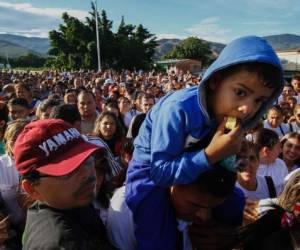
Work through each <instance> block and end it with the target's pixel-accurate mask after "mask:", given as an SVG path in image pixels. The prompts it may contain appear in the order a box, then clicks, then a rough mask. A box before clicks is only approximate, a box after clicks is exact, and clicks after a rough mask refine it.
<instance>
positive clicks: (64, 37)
mask: <svg viewBox="0 0 300 250" xmlns="http://www.w3.org/2000/svg"><path fill="white" fill-rule="evenodd" d="M91 8H92V9H91V12H90V13H89V16H88V17H86V20H85V22H81V21H79V20H78V19H77V18H75V17H71V16H69V15H68V14H67V13H64V14H63V16H62V19H63V24H61V25H60V26H59V29H58V31H56V30H52V31H50V33H49V38H50V46H51V48H50V50H49V52H48V53H49V55H51V56H52V57H51V58H49V60H48V61H47V65H48V66H51V65H52V66H54V67H56V68H60V69H69V70H70V69H79V68H84V69H96V68H97V42H96V25H95V23H96V19H95V18H96V9H95V6H94V4H93V3H92V6H91ZM97 19H98V24H99V25H98V28H99V37H100V51H101V66H102V68H115V69H134V68H136V69H146V68H148V67H149V65H150V64H151V63H152V56H153V55H154V50H155V47H156V42H155V39H156V38H155V36H154V35H153V34H151V33H150V32H149V31H148V30H147V29H146V28H144V27H143V26H142V25H138V26H137V27H136V26H134V25H131V24H125V22H124V18H122V21H121V23H120V26H119V28H118V31H117V32H116V33H113V31H112V25H113V22H112V21H110V20H109V19H108V17H107V15H106V12H105V11H104V10H103V11H102V12H101V15H99V14H98V13H97Z"/></svg>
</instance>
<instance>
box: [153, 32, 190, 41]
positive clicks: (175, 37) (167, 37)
mask: <svg viewBox="0 0 300 250" xmlns="http://www.w3.org/2000/svg"><path fill="white" fill-rule="evenodd" d="M156 37H157V40H159V39H185V38H186V36H182V35H177V34H169V33H165V34H158V35H156Z"/></svg>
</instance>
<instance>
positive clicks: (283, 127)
mask: <svg viewBox="0 0 300 250" xmlns="http://www.w3.org/2000/svg"><path fill="white" fill-rule="evenodd" d="M264 128H267V129H270V130H273V131H275V132H276V133H277V134H278V136H279V138H281V137H283V136H284V135H285V134H287V133H289V132H291V129H290V126H289V125H288V124H286V123H281V124H280V126H279V127H277V128H272V127H271V126H270V124H269V122H268V121H267V120H265V121H264Z"/></svg>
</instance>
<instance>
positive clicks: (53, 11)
mask: <svg viewBox="0 0 300 250" xmlns="http://www.w3.org/2000/svg"><path fill="white" fill-rule="evenodd" d="M0 7H3V8H8V9H13V10H15V11H21V12H27V13H31V14H35V15H43V16H50V17H57V18H60V17H61V15H62V13H63V12H68V13H69V15H71V16H74V17H77V18H78V19H81V20H83V19H84V18H85V17H86V16H87V15H88V12H86V11H82V10H72V9H61V8H37V7H34V6H32V5H31V4H30V3H15V4H13V3H8V2H3V1H0Z"/></svg>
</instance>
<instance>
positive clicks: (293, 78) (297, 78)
mask: <svg viewBox="0 0 300 250" xmlns="http://www.w3.org/2000/svg"><path fill="white" fill-rule="evenodd" d="M292 80H297V81H300V75H299V74H297V75H293V77H292Z"/></svg>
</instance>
